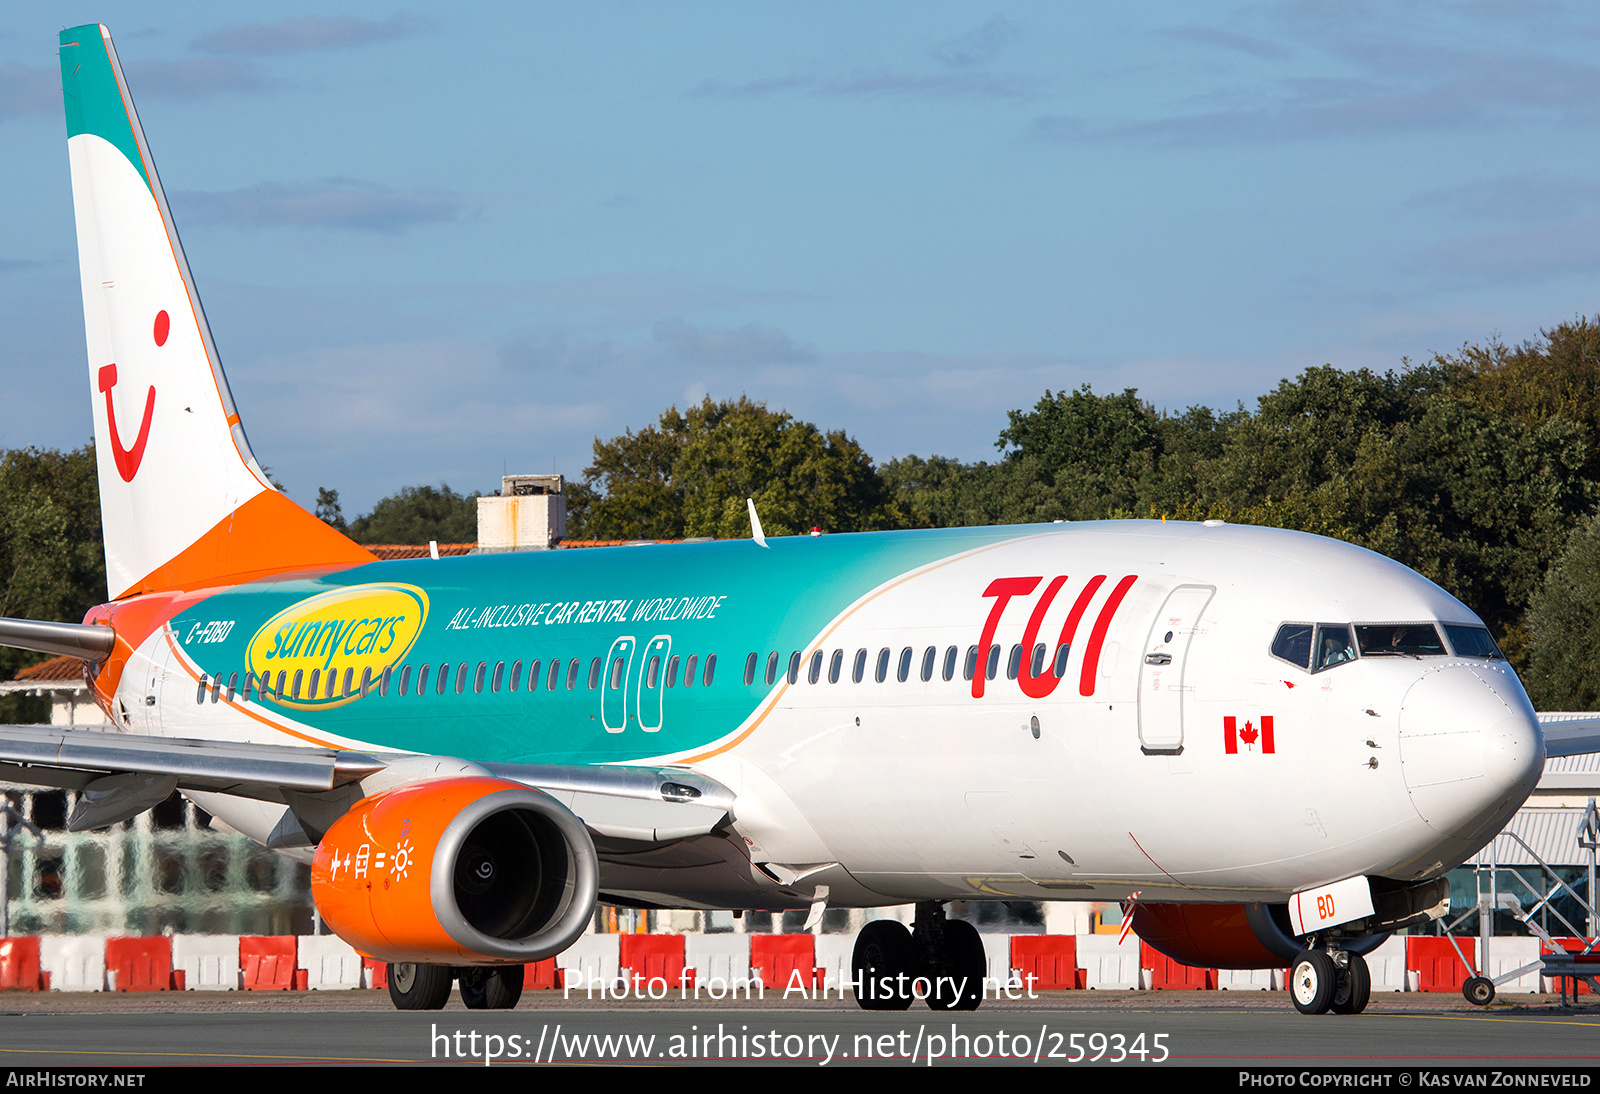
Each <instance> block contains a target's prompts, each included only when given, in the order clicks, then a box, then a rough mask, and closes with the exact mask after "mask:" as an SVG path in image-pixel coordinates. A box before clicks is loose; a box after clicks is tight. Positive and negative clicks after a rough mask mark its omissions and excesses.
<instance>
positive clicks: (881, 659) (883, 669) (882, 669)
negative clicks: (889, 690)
mask: <svg viewBox="0 0 1600 1094" xmlns="http://www.w3.org/2000/svg"><path fill="white" fill-rule="evenodd" d="M873 678H874V679H876V680H877V681H878V683H880V684H881V683H883V682H884V681H885V680H887V679H889V648H888V647H887V646H885V647H884V648H883V649H881V650H879V651H878V671H877V672H876V673H874V674H873Z"/></svg>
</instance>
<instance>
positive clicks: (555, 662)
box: [544, 657, 561, 691]
mask: <svg viewBox="0 0 1600 1094" xmlns="http://www.w3.org/2000/svg"><path fill="white" fill-rule="evenodd" d="M560 686H561V658H559V657H552V658H551V659H550V679H548V680H546V681H545V682H544V687H545V690H546V691H554V690H556V688H558V687H560Z"/></svg>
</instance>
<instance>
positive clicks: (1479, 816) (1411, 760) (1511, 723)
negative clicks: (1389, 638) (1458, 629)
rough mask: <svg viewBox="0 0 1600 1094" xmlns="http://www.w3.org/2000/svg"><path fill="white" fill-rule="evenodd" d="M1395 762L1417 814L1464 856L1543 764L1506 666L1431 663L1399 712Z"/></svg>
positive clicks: (1513, 806)
mask: <svg viewBox="0 0 1600 1094" xmlns="http://www.w3.org/2000/svg"><path fill="white" fill-rule="evenodd" d="M1400 764H1401V770H1402V771H1403V772H1404V775H1405V781H1406V788H1407V790H1409V791H1410V794H1411V801H1412V804H1413V805H1414V806H1415V807H1416V810H1417V813H1418V815H1420V816H1421V817H1422V819H1423V820H1424V821H1426V822H1427V823H1428V825H1429V826H1430V827H1432V828H1433V829H1435V830H1436V831H1438V832H1440V833H1441V834H1442V835H1446V836H1450V837H1453V838H1454V839H1457V840H1461V841H1464V842H1465V843H1470V844H1472V846H1471V847H1470V848H1468V849H1467V851H1466V852H1464V853H1466V854H1470V853H1471V851H1472V850H1475V849H1476V848H1477V847H1478V846H1480V845H1481V844H1482V842H1483V841H1485V840H1487V839H1488V838H1489V837H1490V836H1492V835H1493V834H1494V833H1495V832H1497V831H1499V829H1500V828H1501V827H1502V826H1503V825H1504V824H1505V822H1506V821H1507V820H1509V819H1510V818H1511V816H1512V814H1514V813H1515V812H1516V811H1517V809H1518V808H1520V807H1521V805H1522V803H1523V801H1524V800H1526V798H1527V796H1528V794H1529V793H1531V792H1532V790H1533V787H1534V785H1535V784H1536V783H1537V782H1538V781H1539V774H1540V772H1541V771H1543V770H1544V737H1543V735H1542V734H1541V733H1540V731H1539V722H1538V719H1537V718H1536V717H1535V716H1534V712H1533V705H1532V704H1531V703H1529V702H1528V696H1527V694H1526V693H1525V692H1524V691H1523V690H1522V684H1521V682H1520V681H1519V680H1518V679H1517V677H1516V674H1515V673H1513V672H1512V671H1511V669H1510V668H1509V666H1506V665H1504V664H1496V663H1485V664H1482V665H1464V664H1448V665H1440V666H1438V667H1436V668H1431V669H1429V670H1428V671H1427V672H1425V673H1424V674H1423V675H1422V677H1421V679H1419V680H1418V681H1417V682H1416V683H1415V684H1413V685H1412V686H1411V689H1410V690H1409V691H1408V692H1407V693H1406V697H1405V701H1404V702H1403V704H1402V705H1401V710H1400Z"/></svg>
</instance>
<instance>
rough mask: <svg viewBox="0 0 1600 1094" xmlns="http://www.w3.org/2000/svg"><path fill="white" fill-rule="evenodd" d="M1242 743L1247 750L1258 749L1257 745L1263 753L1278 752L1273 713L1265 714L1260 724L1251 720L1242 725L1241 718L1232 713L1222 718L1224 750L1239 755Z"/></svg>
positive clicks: (1232, 754) (1231, 754)
mask: <svg viewBox="0 0 1600 1094" xmlns="http://www.w3.org/2000/svg"><path fill="white" fill-rule="evenodd" d="M1241 743H1242V744H1243V745H1244V747H1245V751H1246V752H1255V751H1257V746H1259V751H1261V752H1262V753H1268V752H1274V753H1275V752H1277V749H1276V748H1275V747H1274V746H1273V742H1272V715H1270V714H1263V715H1262V716H1261V724H1260V725H1259V726H1257V725H1256V724H1255V723H1254V722H1251V721H1249V720H1246V721H1245V723H1244V725H1243V726H1240V725H1239V719H1237V718H1235V717H1233V716H1232V715H1231V714H1230V715H1229V716H1228V717H1226V718H1224V719H1222V750H1223V751H1224V752H1225V753H1227V754H1228V755H1229V756H1237V755H1238V754H1239V745H1240V744H1241Z"/></svg>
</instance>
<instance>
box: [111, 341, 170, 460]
mask: <svg viewBox="0 0 1600 1094" xmlns="http://www.w3.org/2000/svg"><path fill="white" fill-rule="evenodd" d="M171 329H172V323H171V320H170V319H168V317H167V313H166V312H165V311H159V312H157V313H156V323H155V329H154V331H153V332H152V333H153V334H154V336H155V342H156V345H158V346H164V345H166V344H167V334H168V333H169V332H170V331H171ZM116 386H117V365H116V362H115V361H113V362H112V363H111V364H109V365H106V366H105V367H104V368H102V369H101V370H100V390H101V392H103V393H104V394H105V397H106V420H107V422H108V424H109V425H110V433H111V454H112V456H114V457H115V458H116V461H117V474H119V475H121V476H122V481H123V482H132V481H133V477H134V476H135V475H137V474H138V473H139V464H140V463H141V462H143V460H144V446H145V442H146V441H148V440H149V439H150V419H151V417H152V416H154V414H155V412H156V389H155V388H154V387H152V388H150V389H149V390H148V391H147V392H145V396H144V419H143V420H142V421H141V422H140V423H139V436H138V437H137V438H136V439H135V440H134V442H133V447H132V448H123V447H122V435H121V434H120V433H118V432H117V408H116V406H115V405H114V404H113V403H112V401H111V389H112V388H114V387H116Z"/></svg>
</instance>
